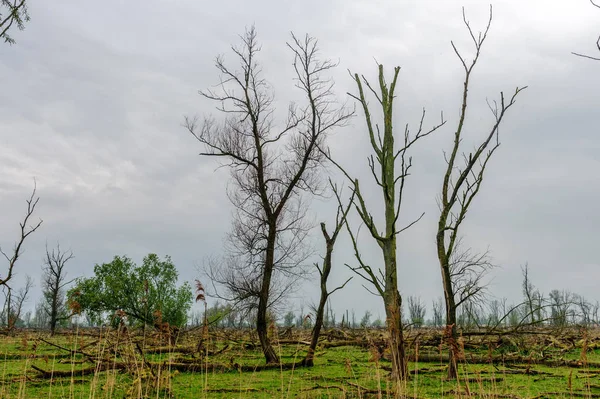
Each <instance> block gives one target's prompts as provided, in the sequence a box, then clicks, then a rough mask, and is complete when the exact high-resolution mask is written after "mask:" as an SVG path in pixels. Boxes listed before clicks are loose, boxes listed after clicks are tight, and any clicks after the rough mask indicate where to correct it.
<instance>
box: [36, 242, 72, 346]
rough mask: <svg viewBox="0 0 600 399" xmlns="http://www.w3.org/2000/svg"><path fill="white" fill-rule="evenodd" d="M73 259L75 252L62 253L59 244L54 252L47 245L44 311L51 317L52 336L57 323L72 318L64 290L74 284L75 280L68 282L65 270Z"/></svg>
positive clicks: (44, 267) (43, 267) (43, 279)
mask: <svg viewBox="0 0 600 399" xmlns="http://www.w3.org/2000/svg"><path fill="white" fill-rule="evenodd" d="M73 257H74V256H73V252H72V251H62V250H61V249H60V244H57V245H56V249H52V252H50V251H49V250H48V245H46V256H45V257H44V265H43V266H42V270H43V277H42V286H43V295H44V302H45V303H44V310H45V312H46V313H47V314H48V317H49V324H50V334H51V335H54V332H55V331H56V325H57V323H59V322H60V321H63V320H67V319H69V318H70V317H71V315H70V314H69V312H68V310H67V306H66V303H65V290H64V288H65V287H66V286H67V285H69V284H70V283H72V282H73V280H70V281H69V280H67V271H66V270H65V266H66V264H67V262H69V261H70V260H71V259H73Z"/></svg>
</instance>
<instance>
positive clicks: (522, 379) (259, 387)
mask: <svg viewBox="0 0 600 399" xmlns="http://www.w3.org/2000/svg"><path fill="white" fill-rule="evenodd" d="M436 333H437V332H431V334H436ZM299 334H300V335H302V334H303V335H304V336H306V334H307V332H299ZM354 334H356V335H360V334H368V333H365V332H354ZM228 335H230V336H229V337H228ZM373 336H374V335H373ZM40 338H41V339H44V340H47V341H48V342H52V343H54V344H56V345H59V346H61V347H63V348H64V349H60V348H57V347H54V346H52V345H49V344H47V343H46V342H43V341H42V340H41V339H40ZM298 338H300V337H298ZM525 338H526V339H525ZM525 338H524V339H522V341H523V342H522V343H518V344H517V345H512V344H508V345H506V346H503V347H497V348H495V350H494V351H492V352H489V350H486V349H485V345H484V343H481V347H479V348H477V347H476V348H475V349H472V350H468V351H467V352H466V353H465V361H463V362H461V364H460V366H459V370H460V375H459V379H458V380H457V381H449V380H447V379H446V378H445V367H446V365H445V363H444V361H443V360H439V361H431V362H427V363H423V362H420V363H414V362H411V363H409V370H410V371H411V378H410V380H409V381H407V382H406V383H404V384H403V385H402V386H401V387H400V388H399V389H398V390H397V392H399V394H400V396H402V397H418V398H440V397H445V398H454V397H483V398H500V397H503V398H538V399H539V398H542V397H564V398H573V397H587V398H591V397H600V372H598V371H600V368H589V369H588V368H587V367H585V366H584V367H580V368H573V367H566V366H561V367H549V366H546V365H543V364H536V362H535V361H536V359H540V358H541V357H540V356H542V355H541V354H542V353H543V356H546V358H552V359H554V360H559V359H564V360H578V359H580V358H581V355H582V348H581V347H580V345H582V344H581V342H580V343H579V344H578V343H575V346H573V344H570V347H569V344H567V343H564V342H563V341H562V340H561V338H560V336H557V337H555V339H556V340H559V341H560V343H558V344H556V345H548V344H547V340H546V341H545V340H544V338H543V337H537V336H534V337H525ZM197 340H198V336H197V335H194V334H190V335H186V336H183V337H182V338H181V342H180V343H178V347H182V346H184V347H192V346H193V345H194V344H195V343H196V342H197ZM251 341H252V336H251V334H250V333H247V332H246V333H243V332H215V333H211V339H210V345H209V348H208V349H209V351H210V352H214V353H217V352H219V351H220V350H222V349H224V348H226V349H225V350H223V351H222V352H220V353H218V354H217V355H214V356H212V355H209V356H208V358H206V357H204V358H202V359H198V358H197V354H196V355H194V356H196V358H195V359H194V358H193V357H192V354H190V353H180V352H178V351H171V350H169V347H168V346H165V344H164V342H161V341H160V337H158V338H157V337H156V336H153V335H151V334H148V335H147V336H146V337H145V338H144V337H143V336H138V335H134V334H129V335H126V336H117V334H116V333H111V334H109V335H107V336H105V335H103V336H101V337H99V338H97V337H92V336H87V335H86V336H83V335H78V334H76V333H73V334H66V335H60V336H56V337H52V338H50V337H48V336H46V335H43V334H32V333H19V334H18V335H17V336H14V337H11V336H2V337H1V338H0V357H1V358H2V359H3V361H2V365H1V367H0V398H18V399H20V398H73V399H75V398H129V397H132V398H138V397H148V398H167V397H173V398H371V397H381V398H388V397H393V394H392V392H393V390H392V389H391V388H392V387H391V385H390V384H391V382H390V379H389V369H390V363H389V362H388V361H387V360H385V356H384V358H383V359H379V360H378V361H372V360H373V359H372V357H373V355H372V353H371V351H369V349H368V348H363V347H357V346H339V347H331V348H327V349H325V348H323V347H321V348H319V350H318V351H317V354H316V360H315V366H314V367H312V368H304V367H297V368H294V369H291V370H281V369H270V370H262V371H244V372H241V371H240V370H239V368H238V366H239V365H241V366H245V367H248V366H250V369H251V368H253V367H260V366H261V365H263V363H264V359H263V357H262V354H261V352H260V349H259V348H254V349H245V347H246V344H247V343H248V342H251ZM515 341H518V340H515ZM571 341H572V340H571ZM136 343H137V344H138V345H139V346H140V347H141V348H151V347H152V348H156V347H161V348H165V351H163V352H161V353H153V354H146V355H145V356H144V359H142V357H141V355H140V353H139V350H138V349H137V346H136ZM471 346H472V345H469V347H471ZM81 348H83V352H85V354H86V355H93V356H95V357H100V358H102V359H104V361H105V362H109V363H110V362H116V363H119V364H122V365H124V366H123V369H120V370H109V371H98V372H95V373H92V374H88V375H82V371H83V370H87V369H89V368H90V367H95V365H94V363H92V362H91V361H90V360H89V358H88V357H87V356H86V355H83V354H81V353H71V352H69V351H68V350H74V351H75V352H78V351H79V350H80V349H81ZM305 349H306V347H305V345H303V344H292V345H278V346H277V350H278V351H279V354H280V356H281V360H282V362H283V363H294V362H298V361H300V360H301V359H302V357H303V356H304V354H305ZM411 350H412V351H413V353H412V354H413V355H414V354H415V353H414V349H411ZM426 353H430V354H433V355H434V359H435V356H436V355H439V354H440V350H439V348H433V347H430V348H426V347H424V348H423V347H422V348H421V349H420V353H419V355H420V356H423V355H424V354H426ZM441 353H445V349H444V348H442V351H441ZM502 353H504V355H505V356H512V355H515V354H519V355H521V356H524V357H526V358H527V357H529V356H531V359H532V361H531V362H524V364H521V365H519V364H502V362H497V363H495V364H469V358H470V357H471V356H480V357H481V356H486V355H493V356H498V355H500V354H502ZM586 357H587V362H589V364H590V365H593V363H600V349H597V348H596V346H595V345H589V347H588V351H587V353H586ZM430 360H431V359H430ZM145 362H146V363H145ZM190 362H196V364H197V371H195V372H184V371H177V370H174V369H171V367H175V366H174V365H182V364H184V363H188V364H189V363H190ZM148 363H151V364H153V368H152V372H151V371H150V369H149V368H148V367H147V366H145V364H148ZM170 364H171V365H173V366H169V365H170ZM207 364H210V365H212V364H220V365H223V368H224V370H225V371H223V368H219V369H218V370H216V369H214V368H210V369H209V370H208V371H207V369H206V365H207ZM33 367H37V368H39V369H41V370H44V371H46V372H50V373H63V374H64V375H63V376H54V375H53V376H52V377H51V378H47V377H44V376H43V375H42V374H41V373H40V372H39V371H37V370H35V369H34V368H33ZM528 367H529V370H530V371H531V372H532V373H531V374H523V373H522V372H523V371H524V370H526V369H527V368H528ZM469 394H470V396H469Z"/></svg>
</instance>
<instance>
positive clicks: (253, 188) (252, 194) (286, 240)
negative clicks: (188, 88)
mask: <svg viewBox="0 0 600 399" xmlns="http://www.w3.org/2000/svg"><path fill="white" fill-rule="evenodd" d="M241 39H242V46H241V47H240V48H238V47H233V48H232V50H233V53H234V54H235V55H236V57H237V58H238V60H239V62H240V67H241V70H237V69H234V68H232V67H230V66H228V65H227V64H226V63H225V60H224V58H223V57H218V58H217V59H216V67H217V70H218V71H219V72H220V74H221V81H220V82H219V84H218V86H217V88H216V89H214V90H207V91H201V92H200V94H201V95H202V96H204V97H205V98H208V99H210V100H213V101H215V102H217V103H218V104H219V106H218V109H219V110H220V111H221V112H223V113H224V115H225V119H224V120H223V121H221V123H217V122H216V121H215V120H213V119H208V120H206V121H205V122H204V123H203V124H202V126H201V127H199V126H198V123H197V119H190V118H186V120H185V126H186V127H187V129H188V130H189V131H190V132H191V133H192V135H193V136H194V137H195V138H196V139H197V140H198V141H199V142H200V143H202V144H203V145H204V147H205V151H204V152H202V153H201V155H205V156H214V157H217V158H219V159H221V160H222V161H223V162H224V164H223V165H225V166H227V167H229V169H230V171H231V176H232V182H233V184H232V186H231V187H232V190H230V191H229V198H230V200H231V202H232V203H233V205H234V207H235V208H236V212H237V213H236V216H235V218H234V227H233V231H232V237H233V240H231V242H233V243H234V247H235V251H234V252H236V251H237V254H236V255H240V254H243V255H244V259H245V262H244V263H243V265H244V267H245V269H244V270H245V272H246V273H247V275H248V276H251V277H252V279H253V281H249V279H248V278H246V277H244V276H243V272H240V270H233V271H232V272H231V276H233V277H235V278H234V279H232V280H231V282H232V283H233V284H231V285H230V287H229V289H232V291H233V292H234V293H235V292H236V291H237V290H238V288H239V287H238V284H237V283H236V281H235V280H236V279H241V283H242V284H241V288H240V289H239V291H240V292H241V293H242V294H245V293H247V294H248V295H249V297H254V298H257V304H256V311H257V313H256V315H257V317H256V330H257V333H258V336H259V340H260V343H261V346H262V349H263V353H264V355H265V359H266V361H267V363H277V362H279V357H278V356H277V354H276V353H275V351H274V350H273V347H272V345H271V343H270V340H269V337H268V335H267V310H268V308H269V305H270V304H272V296H271V293H272V290H273V279H274V278H277V275H279V276H282V275H283V276H285V275H290V274H294V273H296V267H298V266H299V265H300V264H301V263H300V262H301V260H302V259H301V258H302V255H301V254H302V253H303V251H302V243H303V238H304V237H305V236H306V234H307V228H308V226H307V219H306V218H305V215H306V213H305V212H304V207H303V204H304V202H305V199H306V198H305V197H306V196H307V195H308V194H314V193H318V192H319V191H320V189H321V183H320V176H319V170H320V168H321V165H322V164H323V161H325V157H324V156H323V155H322V153H321V152H320V151H319V148H322V147H323V146H325V139H326V136H327V135H328V134H329V132H330V131H332V130H333V129H334V128H335V127H339V126H343V125H345V124H346V121H347V120H348V119H349V118H350V117H351V115H352V112H349V111H348V110H346V109H345V108H344V107H341V106H337V105H336V103H335V100H334V96H333V86H334V85H333V82H332V81H331V80H328V79H326V78H324V77H323V75H324V74H325V73H328V72H329V70H330V69H332V68H334V67H335V66H336V63H334V62H331V61H328V60H325V61H322V60H320V59H319V56H318V48H317V41H316V40H315V39H314V38H312V37H309V36H305V37H304V39H299V38H297V37H296V36H294V35H293V34H292V41H291V42H290V43H288V48H289V49H290V50H291V51H292V53H293V54H294V64H293V65H294V71H295V82H296V87H297V88H299V89H300V90H301V91H302V92H303V94H304V96H305V99H306V105H305V106H304V107H303V108H298V107H297V106H295V105H293V104H292V105H290V106H289V108H288V115H287V119H286V121H285V122H284V124H283V126H282V127H280V128H278V127H277V126H276V124H275V117H274V113H275V107H274V102H273V92H272V89H271V88H270V86H269V84H268V83H267V81H266V80H265V79H264V78H263V77H262V70H261V67H260V64H259V63H258V62H257V57H258V53H259V52H260V46H259V44H258V42H257V36H256V31H255V29H254V28H251V29H250V30H248V31H246V33H245V34H244V35H243V37H242V38H241ZM238 259H239V257H238Z"/></svg>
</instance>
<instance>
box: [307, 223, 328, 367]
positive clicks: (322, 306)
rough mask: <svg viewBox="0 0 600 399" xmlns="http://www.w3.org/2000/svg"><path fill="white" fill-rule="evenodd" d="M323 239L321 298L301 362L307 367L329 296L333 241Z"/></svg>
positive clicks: (310, 360) (309, 363)
mask: <svg viewBox="0 0 600 399" xmlns="http://www.w3.org/2000/svg"><path fill="white" fill-rule="evenodd" d="M322 226H324V225H322ZM325 240H326V242H327V250H326V253H325V259H324V261H323V270H322V271H321V299H320V301H319V306H318V307H317V314H316V316H315V326H314V327H313V330H312V337H311V340H310V346H309V348H308V352H307V353H306V357H305V358H304V360H303V361H302V364H303V365H304V366H308V367H312V366H314V357H315V350H316V349H317V344H318V343H319V336H320V334H321V328H322V327H323V316H324V314H325V305H326V304H327V298H329V292H327V278H328V277H329V273H330V272H331V254H332V252H333V243H332V242H331V240H330V239H328V238H327V237H325Z"/></svg>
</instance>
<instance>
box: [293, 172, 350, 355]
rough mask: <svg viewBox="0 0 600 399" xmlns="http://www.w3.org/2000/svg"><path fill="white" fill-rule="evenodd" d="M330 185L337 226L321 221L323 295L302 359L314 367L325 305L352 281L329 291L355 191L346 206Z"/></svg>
mask: <svg viewBox="0 0 600 399" xmlns="http://www.w3.org/2000/svg"><path fill="white" fill-rule="evenodd" d="M330 185H331V188H332V190H333V193H334V195H335V197H336V199H337V202H338V208H337V213H336V217H335V227H334V228H333V232H331V233H329V232H328V231H327V227H326V226H325V223H321V233H323V238H324V239H325V257H324V258H323V264H322V266H319V264H317V263H315V267H316V268H317V270H318V271H319V277H320V279H319V280H320V281H319V282H320V288H321V297H320V300H319V305H318V306H317V309H316V312H315V325H314V326H313V329H312V334H311V340H310V346H309V348H308V352H307V353H306V356H305V358H304V359H303V361H302V363H303V364H304V365H305V366H309V367H312V366H313V365H314V356H315V350H316V349H317V344H318V343H319V335H320V333H321V328H322V326H323V317H324V314H325V305H326V304H327V301H328V299H329V297H330V296H331V295H332V294H333V293H334V292H336V291H338V290H341V289H342V288H344V287H345V286H346V284H348V281H350V279H351V278H349V279H348V280H346V281H345V282H344V283H343V284H342V285H340V286H338V287H336V288H334V289H333V290H331V291H329V289H328V288H327V280H328V279H329V275H330V274H331V267H332V255H333V249H334V246H335V242H336V241H337V238H338V235H339V233H340V231H341V230H342V228H343V227H344V225H345V224H346V218H347V217H348V212H349V211H350V208H351V206H352V201H353V200H354V192H353V193H352V195H351V196H350V200H349V201H348V204H347V205H345V206H344V205H343V204H342V200H341V198H340V194H339V191H338V189H337V187H336V186H335V185H334V184H333V183H331V181H330Z"/></svg>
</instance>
